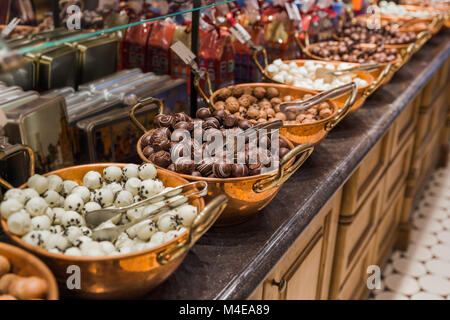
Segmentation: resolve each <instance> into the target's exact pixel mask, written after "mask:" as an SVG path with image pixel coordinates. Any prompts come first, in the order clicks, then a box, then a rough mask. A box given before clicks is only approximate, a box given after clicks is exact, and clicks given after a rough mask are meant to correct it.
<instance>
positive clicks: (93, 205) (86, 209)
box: [82, 201, 102, 213]
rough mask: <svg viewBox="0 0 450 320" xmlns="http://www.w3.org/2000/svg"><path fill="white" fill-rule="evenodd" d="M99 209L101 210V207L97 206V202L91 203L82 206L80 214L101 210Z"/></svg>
mask: <svg viewBox="0 0 450 320" xmlns="http://www.w3.org/2000/svg"><path fill="white" fill-rule="evenodd" d="M101 209H102V206H101V205H100V204H98V203H97V202H93V201H91V202H88V203H86V204H85V205H84V207H83V210H82V212H83V213H87V212H91V211H95V210H101Z"/></svg>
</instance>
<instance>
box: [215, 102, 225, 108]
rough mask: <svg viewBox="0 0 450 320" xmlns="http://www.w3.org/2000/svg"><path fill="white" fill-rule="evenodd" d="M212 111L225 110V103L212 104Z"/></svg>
mask: <svg viewBox="0 0 450 320" xmlns="http://www.w3.org/2000/svg"><path fill="white" fill-rule="evenodd" d="M214 109H216V110H225V102H223V101H217V102H216V103H215V104H214Z"/></svg>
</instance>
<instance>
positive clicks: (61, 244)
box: [47, 234, 70, 251]
mask: <svg viewBox="0 0 450 320" xmlns="http://www.w3.org/2000/svg"><path fill="white" fill-rule="evenodd" d="M69 247H70V242H69V240H68V239H67V238H66V237H64V236H63V235H62V234H50V236H49V237H48V240H47V250H48V249H53V248H56V249H58V250H60V251H65V250H66V249H67V248H69Z"/></svg>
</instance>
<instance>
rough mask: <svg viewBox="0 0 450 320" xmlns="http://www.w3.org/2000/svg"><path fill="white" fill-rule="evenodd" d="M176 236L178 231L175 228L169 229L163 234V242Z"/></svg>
mask: <svg viewBox="0 0 450 320" xmlns="http://www.w3.org/2000/svg"><path fill="white" fill-rule="evenodd" d="M176 237H178V231H177V230H170V231H168V232H166V233H165V234H164V239H163V241H164V242H169V241H170V240H172V239H175V238H176Z"/></svg>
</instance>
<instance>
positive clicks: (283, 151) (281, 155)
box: [278, 148, 290, 160]
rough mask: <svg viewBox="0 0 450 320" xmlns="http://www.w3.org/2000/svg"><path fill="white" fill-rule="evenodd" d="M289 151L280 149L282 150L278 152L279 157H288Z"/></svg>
mask: <svg viewBox="0 0 450 320" xmlns="http://www.w3.org/2000/svg"><path fill="white" fill-rule="evenodd" d="M289 151H290V150H289V149H288V148H280V150H279V151H278V157H279V158H280V160H281V159H283V158H284V156H285V155H287V154H288V153H289Z"/></svg>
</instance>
